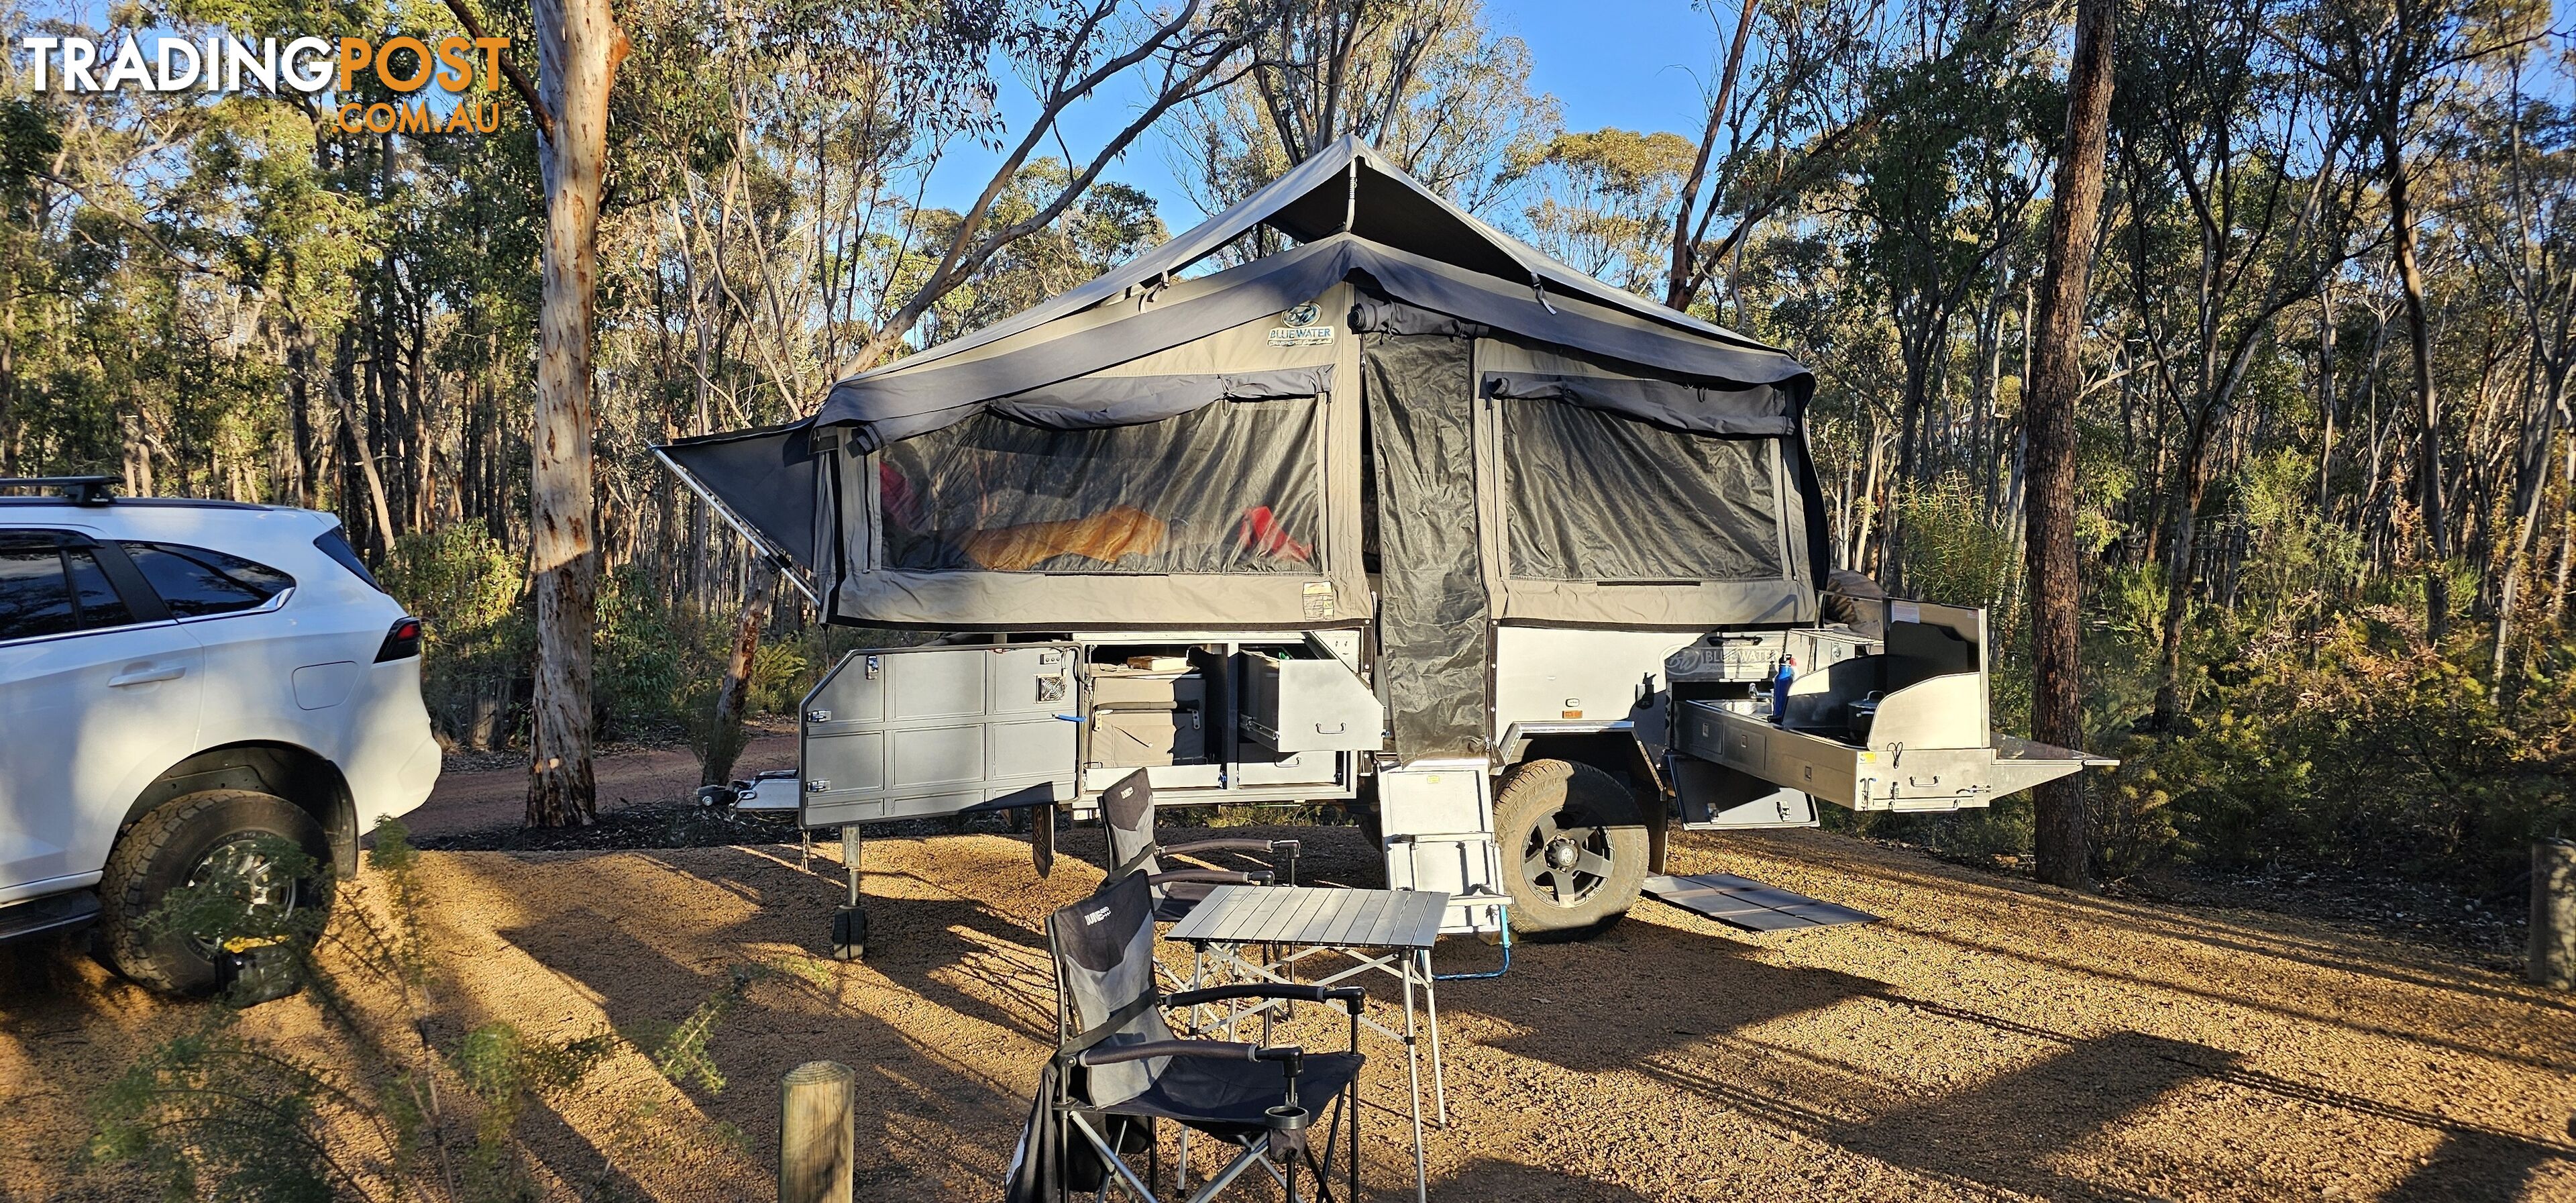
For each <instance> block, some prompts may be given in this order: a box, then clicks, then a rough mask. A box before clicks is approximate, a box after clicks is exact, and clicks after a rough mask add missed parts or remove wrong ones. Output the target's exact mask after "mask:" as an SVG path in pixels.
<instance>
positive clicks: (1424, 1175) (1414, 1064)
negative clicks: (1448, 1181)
mask: <svg viewBox="0 0 2576 1203" xmlns="http://www.w3.org/2000/svg"><path fill="white" fill-rule="evenodd" d="M1419 1048H1420V1045H1419V1044H1417V1043H1416V1042H1415V1040H1414V1036H1413V958H1411V957H1407V958H1405V961H1404V1071H1405V1073H1406V1075H1407V1076H1408V1077H1410V1078H1411V1080H1412V1095H1413V1199H1414V1203H1431V1170H1430V1167H1429V1166H1427V1165H1425V1164H1424V1162H1423V1157H1422V1058H1421V1057H1420V1055H1419V1054H1418V1052H1417V1050H1418V1049H1419Z"/></svg>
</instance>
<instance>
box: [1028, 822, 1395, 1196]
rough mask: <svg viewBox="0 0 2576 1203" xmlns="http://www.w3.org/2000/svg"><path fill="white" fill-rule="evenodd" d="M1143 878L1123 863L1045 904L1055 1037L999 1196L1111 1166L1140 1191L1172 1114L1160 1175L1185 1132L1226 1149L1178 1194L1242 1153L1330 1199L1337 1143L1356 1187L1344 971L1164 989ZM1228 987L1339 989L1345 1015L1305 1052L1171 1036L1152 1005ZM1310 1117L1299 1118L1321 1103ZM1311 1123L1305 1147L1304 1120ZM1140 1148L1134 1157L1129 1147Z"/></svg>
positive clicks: (1041, 1189)
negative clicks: (1320, 978)
mask: <svg viewBox="0 0 2576 1203" xmlns="http://www.w3.org/2000/svg"><path fill="white" fill-rule="evenodd" d="M1153 906H1154V901H1153V894H1152V891H1151V889H1150V888H1149V887H1148V886H1147V885H1146V883H1145V879H1144V877H1143V875H1141V874H1133V873H1131V874H1129V875H1127V876H1125V877H1122V878H1120V879H1118V880H1117V881H1114V882H1111V883H1109V884H1108V885H1106V886H1103V887H1102V888H1101V890H1100V892H1099V893H1096V894H1093V895H1092V896H1091V897H1089V898H1086V899H1084V900H1082V901H1081V902H1077V903H1075V904H1073V905H1072V906H1069V907H1066V908H1064V909H1062V910H1059V911H1057V912H1056V913H1055V914H1053V915H1051V916H1049V917H1048V919H1047V950H1048V952H1049V953H1050V954H1051V955H1052V956H1053V957H1054V959H1055V976H1056V1053H1055V1057H1054V1059H1053V1060H1051V1061H1050V1062H1049V1063H1048V1066H1047V1070H1046V1073H1045V1074H1044V1075H1043V1077H1042V1078H1041V1080H1040V1083H1039V1087H1038V1089H1039V1096H1038V1099H1037V1101H1036V1104H1035V1106H1034V1107H1033V1108H1032V1110H1031V1113H1030V1116H1029V1124H1028V1128H1027V1130H1026V1131H1025V1132H1024V1133H1023V1134H1022V1135H1021V1138H1020V1147H1019V1151H1018V1152H1017V1154H1016V1155H1014V1156H1013V1158H1012V1160H1011V1171H1010V1173H1011V1177H1010V1181H1009V1183H1008V1191H1007V1197H1008V1199H1009V1200H1010V1203H1040V1201H1045V1203H1055V1201H1057V1200H1061V1199H1064V1198H1066V1197H1067V1193H1068V1192H1070V1191H1076V1190H1079V1191H1094V1190H1096V1191H1099V1192H1101V1194H1102V1195H1104V1196H1105V1195H1106V1194H1107V1193H1108V1184H1109V1183H1110V1182H1112V1181H1115V1182H1117V1183H1118V1184H1119V1185H1120V1186H1121V1187H1123V1188H1124V1190H1125V1191H1126V1192H1128V1193H1131V1194H1133V1195H1134V1196H1135V1197H1136V1198H1137V1199H1139V1200H1143V1201H1144V1203H1155V1201H1156V1200H1159V1199H1160V1198H1161V1196H1158V1195H1156V1194H1155V1193H1154V1189H1155V1185H1156V1182H1155V1180H1156V1179H1158V1178H1159V1177H1161V1166H1160V1153H1161V1148H1160V1145H1159V1144H1158V1142H1157V1140H1156V1135H1157V1130H1158V1127H1159V1125H1160V1123H1161V1121H1164V1120H1172V1121H1174V1122H1176V1123H1178V1124H1180V1125H1181V1156H1180V1159H1179V1164H1178V1167H1177V1173H1176V1174H1175V1182H1174V1189H1176V1190H1187V1189H1188V1177H1189V1134H1190V1133H1191V1132H1192V1131H1197V1132H1203V1133H1206V1134H1208V1135H1210V1136H1213V1137H1215V1138H1216V1139H1217V1140H1218V1141H1219V1142H1220V1143H1221V1144H1225V1145H1232V1146H1234V1147H1235V1149H1236V1150H1237V1151H1236V1152H1235V1154H1234V1156H1233V1157H1232V1158H1231V1159H1230V1160H1228V1161H1227V1162H1226V1163H1225V1164H1224V1165H1222V1166H1220V1167H1218V1169H1217V1171H1216V1173H1215V1174H1214V1175H1212V1176H1211V1177H1209V1178H1208V1179H1207V1180H1206V1182H1205V1183H1203V1184H1202V1185H1201V1186H1200V1187H1199V1189H1198V1190H1197V1191H1195V1192H1194V1193H1191V1194H1189V1195H1188V1196H1187V1199H1188V1201H1189V1203H1205V1201H1206V1200H1209V1199H1213V1198H1215V1197H1216V1196H1217V1194H1218V1193H1219V1192H1221V1191H1223V1190H1225V1188H1226V1187H1227V1186H1228V1185H1230V1184H1232V1183H1233V1182H1234V1180H1235V1179H1237V1178H1240V1177H1242V1176H1243V1175H1244V1174H1245V1173H1247V1172H1249V1171H1250V1170H1252V1169H1253V1168H1255V1167H1256V1166H1257V1167H1259V1168H1261V1169H1263V1170H1266V1171H1267V1172H1268V1174H1269V1176H1270V1177H1271V1178H1272V1179H1273V1180H1274V1181H1276V1182H1278V1183H1279V1184H1280V1185H1281V1186H1283V1187H1284V1188H1286V1190H1287V1193H1288V1198H1289V1199H1290V1200H1291V1201H1292V1203H1293V1201H1295V1200H1297V1199H1299V1198H1301V1196H1300V1195H1299V1194H1298V1189H1297V1188H1298V1181H1299V1179H1300V1177H1301V1176H1303V1171H1311V1173H1312V1176H1313V1181H1314V1185H1315V1188H1316V1196H1315V1197H1316V1198H1318V1199H1319V1200H1322V1201H1324V1203H1332V1201H1333V1200H1335V1199H1336V1198H1337V1196H1336V1194H1335V1193H1334V1191H1333V1183H1332V1173H1331V1170H1332V1164H1333V1155H1334V1152H1335V1150H1336V1146H1337V1145H1338V1146H1339V1147H1340V1149H1341V1151H1342V1152H1343V1153H1344V1154H1345V1157H1346V1160H1347V1161H1348V1162H1349V1166H1348V1175H1347V1177H1346V1178H1345V1180H1344V1181H1345V1183H1346V1184H1347V1185H1346V1187H1345V1189H1344V1191H1343V1192H1342V1193H1341V1194H1340V1195H1339V1196H1338V1198H1339V1199H1340V1200H1344V1201H1348V1200H1353V1199H1356V1198H1357V1196H1358V1193H1359V1173H1360V1170H1359V1109H1358V1106H1357V1099H1356V1097H1355V1096H1356V1089H1357V1085H1358V1082H1359V1073H1360V1066H1361V1064H1362V1063H1363V1062H1364V1061H1365V1060H1366V1058H1364V1057H1362V1056H1361V1055H1360V1053H1359V1025H1360V1018H1359V1016H1360V1007H1361V1006H1362V1005H1363V1002H1364V998H1365V995H1364V992H1363V991H1361V990H1360V989H1359V988H1357V987H1343V988H1340V989H1326V988H1324V987H1321V986H1300V985H1286V984H1277V983H1263V984H1256V985H1242V986H1220V987H1216V988H1214V989H1208V990H1194V991H1187V992H1184V993H1180V994H1171V995H1165V994H1161V993H1159V992H1157V991H1156V990H1155V988H1154V971H1153V960H1154V919H1153ZM1234 998H1276V999H1284V1000H1289V1001H1293V1002H1312V1003H1325V1002H1332V1003H1339V1004H1341V1006H1342V1008H1343V1009H1344V1010H1345V1011H1346V1012H1348V1013H1349V1016H1350V1041H1351V1045H1350V1049H1349V1051H1346V1052H1339V1053H1309V1052H1307V1051H1305V1050H1304V1049H1302V1048H1300V1047H1298V1046H1296V1045H1271V1046H1264V1045H1255V1044H1245V1043H1239V1042H1236V1041H1230V1040H1184V1039H1179V1038H1177V1037H1175V1036H1174V1035H1173V1034H1172V1030H1171V1029H1170V1028H1169V1027H1168V1026H1166V1025H1165V1023H1164V1021H1163V1013H1162V1009H1163V1008H1165V1007H1188V1006H1194V1005H1197V1004H1199V1003H1206V1002H1217V1001H1222V1000H1225V999H1234ZM1326 1103H1329V1104H1330V1105H1331V1106H1330V1110H1329V1111H1328V1112H1326V1113H1324V1114H1322V1116H1321V1118H1322V1120H1323V1122H1322V1123H1321V1124H1320V1125H1318V1124H1316V1123H1315V1122H1314V1121H1315V1120H1316V1119H1317V1118H1318V1112H1319V1111H1320V1110H1323V1107H1324V1104H1326ZM1318 1128H1320V1130H1321V1131H1322V1133H1323V1142H1322V1148H1321V1151H1320V1152H1321V1155H1320V1156H1318V1150H1317V1148H1316V1146H1315V1143H1314V1140H1313V1136H1314V1133H1315V1132H1316V1131H1317V1129H1318ZM1138 1152H1143V1153H1145V1154H1146V1165H1145V1171H1144V1173H1142V1174H1139V1173H1137V1171H1136V1168H1135V1167H1134V1165H1132V1164H1131V1163H1130V1160H1129V1159H1130V1158H1131V1157H1133V1156H1134V1155H1135V1154H1136V1153H1138Z"/></svg>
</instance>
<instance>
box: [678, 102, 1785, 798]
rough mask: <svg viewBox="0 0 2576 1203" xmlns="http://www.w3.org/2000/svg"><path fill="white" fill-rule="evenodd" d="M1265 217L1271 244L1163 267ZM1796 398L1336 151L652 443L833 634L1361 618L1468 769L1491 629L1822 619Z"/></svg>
mask: <svg viewBox="0 0 2576 1203" xmlns="http://www.w3.org/2000/svg"><path fill="white" fill-rule="evenodd" d="M1256 226H1267V227H1269V228H1270V229H1271V230H1273V231H1276V232H1277V233H1278V234H1281V235H1284V236H1285V241H1289V242H1292V243H1293V245H1291V246H1289V248H1288V249H1286V250H1282V251H1279V252H1277V253H1275V254H1270V255H1267V256H1264V257H1262V258H1259V259H1256V260H1253V261H1251V262H1249V263H1244V264H1242V265H1240V266H1236V267H1232V268H1228V269H1225V270H1222V271H1214V272H1211V273H1208V274H1204V275H1199V276H1194V277H1185V276H1184V274H1183V273H1184V272H1186V271H1188V270H1190V269H1192V268H1193V267H1195V266H1197V265H1199V264H1201V263H1202V261H1204V260H1206V259H1208V258H1209V257H1210V256H1211V255H1213V254H1214V253H1216V252H1217V251H1219V250H1220V249H1221V248H1224V247H1226V246H1227V245H1229V244H1232V243H1234V242H1235V241H1236V240H1237V239H1238V237H1239V236H1241V235H1243V234H1244V233H1245V232H1247V231H1249V230H1252V229H1254V228H1255V227H1256ZM1812 389H1813V378H1812V376H1811V375H1810V374H1809V373H1808V371H1807V369H1806V368H1804V367H1803V366H1801V365H1799V364H1798V363H1797V362H1796V361H1794V360H1793V359H1791V358H1790V357H1789V356H1788V355H1787V354H1785V353H1783V352H1781V351H1779V350H1778V349H1776V348H1772V347H1768V346H1764V345H1762V344H1760V343H1758V342H1755V341H1753V340H1751V339H1748V338H1745V337H1743V336H1741V335H1738V334H1735V333H1732V332H1730V331H1728V330H1725V329H1722V328H1720V327H1717V326H1714V325H1711V324H1709V323H1707V322H1703V321H1700V320H1698V319H1696V318H1692V317H1690V316H1688V315H1685V314H1681V313H1677V312H1674V311H1673V310H1670V309H1667V308H1664V307H1663V306H1660V305H1656V304H1654V303H1652V302H1649V301H1646V300H1643V299H1641V298H1639V297H1636V296H1634V295H1632V294H1629V293H1626V292H1622V291H1620V290H1617V289H1614V288H1611V287H1609V286H1607V285H1604V284H1602V283H1601V282H1599V281H1597V280H1594V279H1592V278H1591V277H1589V276H1586V275H1584V274H1582V273H1580V272H1577V271H1575V270H1574V269H1572V268H1570V267H1567V266H1565V265H1563V264H1561V263H1557V262H1555V261H1554V260H1551V259H1549V258H1547V257H1546V256H1544V255H1541V254H1539V253H1538V252H1537V251H1535V250H1533V249H1531V248H1530V247H1528V246H1526V245H1524V244H1522V243H1520V242H1518V241H1515V240H1514V239H1512V238H1510V237H1508V236H1506V235H1504V234H1502V233H1500V232H1498V231H1496V230H1494V229H1493V228H1491V227H1489V226H1487V225H1485V224H1484V223H1482V222H1480V221H1478V220H1476V219H1475V218H1474V217H1471V216H1469V215H1468V214H1466V213H1464V212H1462V211H1460V210H1459V209H1457V208H1455V207H1454V206H1452V205H1450V204H1449V203H1447V202H1446V201H1443V200H1442V199H1440V198H1439V197H1438V196H1435V195H1433V194H1432V193H1431V192H1430V191H1428V190H1427V189H1425V188H1423V187H1422V185H1420V184H1419V183H1417V182H1415V181H1414V180H1413V179H1412V178H1411V177H1409V176H1407V175H1406V174H1405V173H1404V172H1403V171H1401V170H1399V169H1397V168H1396V167H1394V166H1393V165H1391V164H1389V163H1388V162H1386V161H1385V160H1384V159H1383V158H1382V157H1380V156H1379V154H1378V153H1377V152H1376V151H1373V150H1371V149H1369V148H1368V147H1366V146H1364V145H1362V144H1361V143H1359V142H1358V141H1356V140H1353V139H1344V140H1343V141H1341V142H1339V143H1337V144H1335V145H1334V146H1333V147H1332V148H1330V149H1329V150H1328V151H1326V152H1325V153H1323V154H1321V155H1318V156H1316V157H1315V158H1313V159H1310V160H1308V161H1307V162H1305V163H1303V164H1300V165H1299V166H1298V167H1296V168H1295V169H1293V170H1291V171H1289V172H1288V173H1287V174H1286V175H1284V176H1282V177H1281V178H1280V179H1278V180H1277V181H1275V182H1273V183H1272V184H1270V185H1269V186H1267V187H1265V188H1263V189H1261V190H1260V191H1259V192H1257V193H1255V194H1253V195H1252V196H1250V197H1248V198H1246V199H1245V200H1244V201H1243V202H1241V203H1240V204H1237V205H1235V206H1234V207H1233V208H1231V209H1228V210H1227V211H1225V212H1224V213H1221V214H1219V215H1217V216H1216V217H1214V218H1212V219H1210V220H1209V221H1207V222H1206V223H1204V224H1202V225H1200V226H1198V227H1197V228H1195V229H1192V230H1190V231H1188V232H1187V233H1184V234H1182V235H1180V236H1178V237H1176V238H1173V239H1172V240H1170V241H1169V242H1166V243H1164V244H1163V245H1162V246H1160V247H1157V248H1155V249H1154V250H1152V251H1149V252H1147V253H1145V254H1144V255H1141V256H1139V257H1138V258H1137V259H1135V260H1134V261H1133V262H1130V263H1128V264H1126V265H1125V266H1123V267H1120V268H1119V269H1117V270H1115V271H1112V272H1110V273H1109V274H1107V275H1105V276H1102V277H1100V278H1099V279H1096V280H1094V281H1092V282H1091V283H1089V284H1086V285H1083V286H1081V287H1079V288H1076V289H1073V290H1071V291H1069V292H1066V293H1064V294H1062V295H1060V296H1057V297H1055V298H1053V299H1052V300H1049V301H1047V302H1046V303H1044V304H1041V305H1039V306H1037V307H1035V308H1032V309H1030V310H1028V311H1026V312H1024V313H1021V314H1019V315H1018V316H1016V317H1013V318H1010V319H1008V320H1005V321H1002V322H999V323H996V324H995V325H993V326H991V327H988V328H986V329H984V330H981V331H978V332H976V333H974V334H971V335H968V336H966V337H963V338H959V339H956V340H954V341H952V342H948V343H945V344H942V345H939V346H936V347H932V348H929V349H927V350H924V351H922V352H920V353H918V354H915V355H912V356H909V357H907V358H905V359H902V360H900V361H897V362H895V363H893V364H890V365H887V366H885V367H883V368H879V369H876V370H874V371H870V372H865V373H861V374H859V375H856V376H852V377H850V378H849V379H846V380H843V381H841V382H840V383H839V384H837V385H836V386H834V387H833V389H832V392H831V394H830V395H829V396H828V397H827V398H826V399H825V400H824V402H823V404H822V406H821V408H820V410H819V411H818V412H816V413H815V414H814V415H813V416H812V417H810V418H808V419H806V420H804V421H802V422H798V423H794V424H792V425H789V426H785V427H779V428H772V429H766V430H752V431H744V432H741V433H736V434H724V435H713V436H708V437H705V438H697V439H689V440H683V441H680V442H677V443H674V444H672V445H670V446H668V447H666V448H663V449H661V450H662V452H663V454H664V455H665V456H666V457H667V458H668V460H669V461H670V463H671V464H672V465H673V466H674V467H675V468H676V469H677V470H678V471H679V472H681V473H682V474H683V475H684V476H685V477H686V478H687V479H689V480H690V481H692V482H693V483H694V485H695V487H697V488H698V489H699V491H700V492H701V493H702V494H704V495H705V496H707V497H708V498H709V499H710V500H712V501H713V502H715V503H716V504H717V505H718V506H719V507H720V508H721V509H723V510H724V511H726V513H727V515H728V517H729V518H730V519H732V520H733V521H734V523H735V524H736V525H737V526H738V527H740V528H742V530H743V532H744V533H745V534H746V535H747V536H749V537H751V538H752V539H754V540H755V541H757V542H758V543H760V544H761V545H762V546H763V547H764V548H766V549H767V550H768V551H769V552H770V553H771V554H772V555H774V556H776V557H778V558H780V559H781V560H782V561H784V562H785V563H787V564H788V565H789V566H790V568H791V570H792V571H794V572H795V573H796V574H797V575H798V577H799V578H800V583H801V584H802V585H803V586H804V587H805V588H807V589H808V590H809V591H810V592H811V593H812V594H813V596H814V597H815V599H816V601H817V602H818V604H819V605H820V606H821V608H822V610H823V612H824V614H825V615H826V616H827V617H828V618H829V619H830V620H833V621H839V622H850V623H863V624H868V625H876V626H910V627H919V628H931V629H938V630H947V631H971V630H1009V631H1072V630H1083V629H1104V628H1106V629H1118V630H1136V629H1142V628H1155V627H1163V628H1174V629H1185V628H1201V629H1205V628H1211V627H1223V628H1226V629H1230V630H1263V629H1279V630H1293V629H1296V628H1318V627H1336V626H1344V627H1347V626H1361V625H1365V624H1367V623H1369V622H1370V621H1371V620H1372V619H1374V620H1376V621H1377V624H1378V627H1377V634H1378V646H1377V656H1376V664H1377V666H1378V673H1377V676H1378V680H1379V683H1380V689H1381V690H1382V691H1383V694H1384V696H1385V699H1386V702H1387V710H1388V713H1389V714H1390V715H1392V716H1393V726H1394V730H1395V735H1396V741H1395V742H1396V749H1397V751H1398V752H1399V754H1400V755H1401V756H1402V757H1403V758H1404V759H1406V760H1412V759H1416V758H1419V757H1423V756H1430V755H1442V754H1448V755H1462V754H1463V755H1482V754H1483V752H1484V750H1485V747H1486V744H1485V741H1486V739H1487V736H1488V734H1489V733H1488V731H1487V730H1486V728H1485V715H1484V713H1483V708H1482V707H1481V706H1480V705H1479V704H1478V703H1479V700H1480V699H1483V698H1484V697H1486V695H1487V692H1488V690H1487V681H1488V677H1489V663H1488V661H1489V656H1490V647H1489V635H1488V632H1489V630H1490V627H1491V625H1492V624H1493V623H1494V622H1496V621H1500V622H1503V623H1507V624H1521V625H1530V626H1550V625H1554V626H1582V627H1589V628H1609V629H1621V628H1630V629H1634V628H1650V629H1651V628H1661V629H1673V630H1692V631H1699V630H1707V629H1710V628H1715V627H1720V626H1726V625H1730V624H1741V623H1763V622H1769V623H1787V622H1800V621H1809V620H1812V619H1813V618H1814V617H1815V615H1816V606H1817V600H1816V583H1817V581H1818V580H1819V579H1820V577H1821V568H1822V565H1823V563H1824V559H1823V546H1824V532H1823V522H1822V514H1821V505H1820V499H1819V496H1818V493H1817V490H1816V485H1815V481H1814V473H1813V471H1812V469H1811V466H1810V464H1809V461H1808V456H1807V449H1806V445H1805V442H1804V439H1803V436H1802V433H1801V425H1800V415H1801V411H1802V408H1803V406H1804V405H1805V403H1806V401H1807V398H1808V396H1809V394H1810V392H1811V391H1812Z"/></svg>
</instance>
